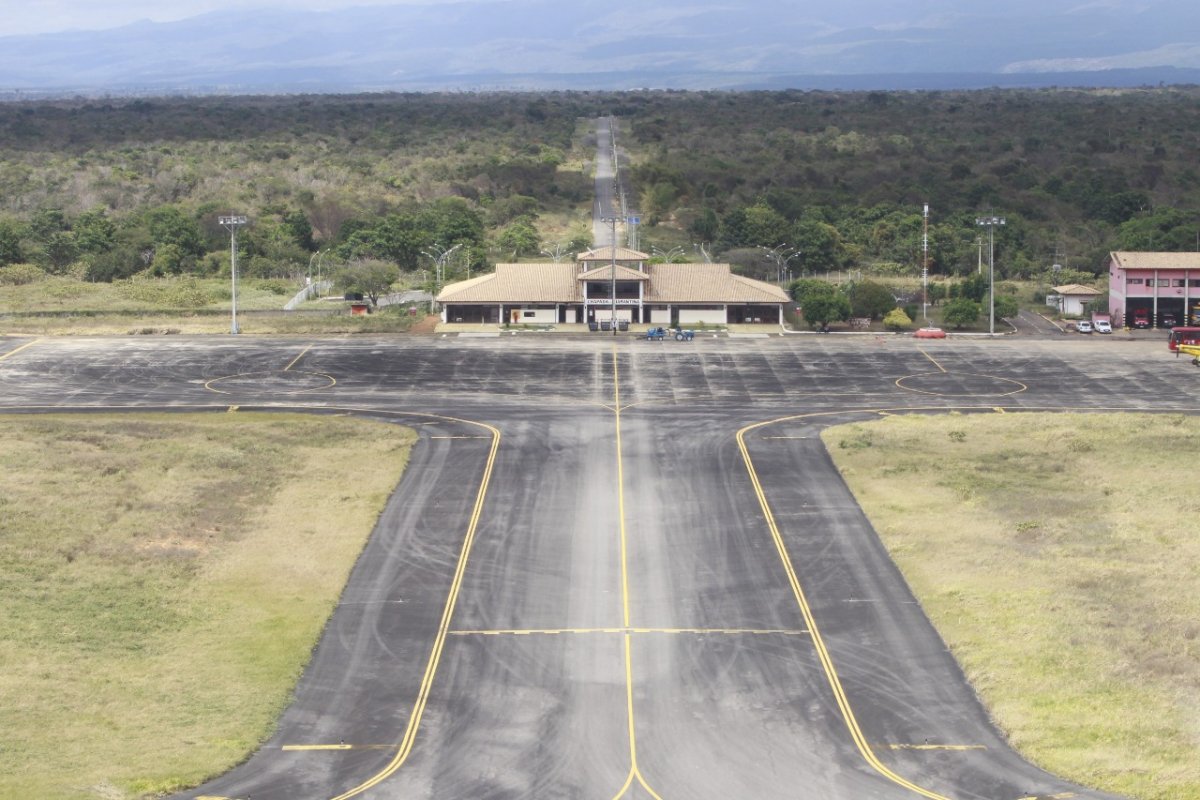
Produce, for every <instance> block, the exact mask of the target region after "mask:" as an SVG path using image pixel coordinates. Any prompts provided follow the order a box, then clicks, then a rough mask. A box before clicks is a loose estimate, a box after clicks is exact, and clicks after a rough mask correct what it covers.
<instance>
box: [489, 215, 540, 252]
mask: <svg viewBox="0 0 1200 800" xmlns="http://www.w3.org/2000/svg"><path fill="white" fill-rule="evenodd" d="M539 242H540V237H539V236H538V232H537V228H535V227H534V226H533V223H532V222H531V221H529V220H528V219H519V220H517V221H516V222H513V223H511V224H510V225H508V226H507V227H505V229H504V230H502V231H500V235H499V236H497V237H496V245H497V246H498V247H499V248H500V249H501V250H503V251H504V252H506V253H512V259H513V260H514V261H515V260H516V259H517V256H520V255H524V254H526V253H536V252H537V251H538V244H539Z"/></svg>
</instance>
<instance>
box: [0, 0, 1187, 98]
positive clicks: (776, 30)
mask: <svg viewBox="0 0 1200 800" xmlns="http://www.w3.org/2000/svg"><path fill="white" fill-rule="evenodd" d="M822 6H823V7H821V8H816V7H810V6H809V4H808V3H803V2H796V0H753V1H752V2H747V3H733V2H719V1H718V2H707V1H706V0H658V2H655V3H653V4H646V3H645V2H644V0H603V2H601V0H578V1H577V2H572V3H563V2H560V1H559V0H491V1H488V0H465V1H464V2H450V3H438V4H428V5H411V4H410V5H395V6H366V7H357V8H347V9H341V10H336V11H319V12H318V11H282V10H256V9H253V8H246V9H244V10H233V11H224V12H219V13H210V14H204V15H200V16H196V17H192V18H189V19H185V20H181V21H178V22H168V23H154V22H139V23H134V24H131V25H125V26H122V27H117V28H112V29H108V30H100V31H72V32H65V33H49V34H37V35H26V36H5V37H0V94H3V95H5V96H7V97H10V98H11V97H12V96H13V95H18V96H30V95H36V94H39V93H56V92H60V93H71V92H76V93H97V92H103V93H123V92H124V93H138V92H151V93H174V92H231V93H232V92H238V93H244V92H335V91H336V92H346V91H383V90H395V91H426V90H467V91H473V90H494V89H629V88H677V89H750V88H801V89H805V88H821V89H838V88H840V89H865V88H870V89H937V88H977V87H983V86H1047V85H1060V86H1066V85H1069V86H1128V85H1147V84H1157V83H1176V84H1178V83H1200V4H1197V3H1196V2H1195V0H1098V1H1097V2H1089V0H1068V1H1067V2H1064V0H1041V1H1040V2H1039V1H1038V0H1010V1H1009V2H1008V3H1005V4H998V3H990V4H986V5H985V4H980V3H977V2H963V1H962V0H959V2H951V1H949V0H913V2H910V3H908V4H906V5H903V6H901V5H900V4H896V3H894V2H882V0H859V2H853V3H843V4H841V5H839V4H828V5H827V6H826V4H822ZM866 20H870V22H867V21H866Z"/></svg>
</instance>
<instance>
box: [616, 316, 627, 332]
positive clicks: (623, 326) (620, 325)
mask: <svg viewBox="0 0 1200 800" xmlns="http://www.w3.org/2000/svg"><path fill="white" fill-rule="evenodd" d="M617 330H619V331H627V330H629V320H627V319H619V320H617Z"/></svg>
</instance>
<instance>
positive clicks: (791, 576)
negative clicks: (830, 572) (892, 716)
mask: <svg viewBox="0 0 1200 800" xmlns="http://www.w3.org/2000/svg"><path fill="white" fill-rule="evenodd" d="M818 415H819V414H814V415H803V414H801V415H797V416H794V417H784V418H782V419H775V420H767V421H766V422H758V423H754V424H753V425H747V426H746V427H744V428H742V429H741V430H739V431H738V432H737V443H738V449H739V451H740V452H741V454H742V463H744V464H745V466H746V472H747V474H748V475H749V477H750V483H751V484H752V486H753V487H754V494H755V496H756V497H757V498H758V504H759V507H760V508H761V509H762V512H763V516H764V518H765V519H766V523H767V528H768V529H769V530H770V532H771V539H772V540H773V541H774V542H775V549H776V551H777V552H778V553H779V560H780V562H781V563H782V565H783V569H784V572H785V573H786V574H787V579H788V583H790V584H791V587H792V595H793V596H794V597H795V599H796V604H797V605H798V606H799V607H800V613H801V615H802V616H803V617H804V623H805V625H807V626H808V630H809V634H810V636H811V637H812V642H813V647H814V648H815V649H816V651H817V657H818V659H819V660H820V662H821V668H822V669H823V671H824V672H825V677H826V680H827V681H828V683H829V688H830V689H831V690H832V691H833V696H834V699H835V700H836V701H837V706H838V710H839V711H840V712H841V714H842V719H843V720H844V721H845V723H846V729H847V730H848V731H849V733H850V738H851V739H853V740H854V744H855V746H856V747H857V748H858V752H859V754H860V755H861V756H862V757H863V760H864V761H866V762H867V764H869V765H870V766H871V767H872V768H873V769H874V770H875V771H876V772H878V773H879V774H880V775H882V776H883V777H885V778H887V779H888V780H890V781H892V782H893V783H895V784H897V785H899V786H903V787H904V788H905V789H908V790H910V791H912V792H915V793H917V794H919V795H921V796H922V797H927V798H929V800H950V798H948V797H946V796H944V795H940V794H938V793H937V792H933V791H930V790H929V789H925V788H923V787H921V786H918V785H917V784H915V783H913V782H912V781H910V780H908V779H907V778H904V777H902V776H900V775H897V774H896V773H895V772H893V771H892V770H891V769H889V768H888V766H887V765H886V764H884V763H883V762H882V761H880V760H879V757H878V756H876V755H875V752H874V750H872V749H871V745H870V744H869V743H868V742H867V739H866V736H865V735H864V734H863V731H862V728H861V727H860V726H859V724H858V718H857V717H855V715H854V709H853V708H852V707H851V706H850V700H849V698H847V697H846V690H845V688H844V687H843V686H842V680H841V678H840V677H839V676H838V673H837V668H836V667H835V666H834V664H833V657H832V656H830V654H829V648H827V647H826V646H825V640H824V638H822V636H821V631H820V628H818V627H817V620H816V617H815V616H814V614H813V611H812V607H811V606H810V605H809V603H808V598H807V596H806V595H805V593H804V588H803V587H802V586H801V585H800V578H799V577H798V576H797V575H796V568H795V566H794V565H793V563H792V557H791V555H789V554H788V550H787V544H786V543H785V542H784V541H783V534H781V533H780V531H779V525H778V524H777V523H776V521H775V514H774V512H773V511H772V510H771V504H770V503H769V502H768V501H767V493H766V490H765V489H763V485H762V482H761V481H760V480H759V478H758V471H757V470H756V469H755V468H754V460H753V459H751V458H750V450H749V448H748V447H747V446H746V434H747V433H750V432H752V431H756V430H758V429H759V428H763V427H766V426H767V425H772V424H775V423H778V422H785V421H787V422H791V421H795V420H798V419H803V418H805V417H806V416H818Z"/></svg>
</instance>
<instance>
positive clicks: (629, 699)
mask: <svg viewBox="0 0 1200 800" xmlns="http://www.w3.org/2000/svg"><path fill="white" fill-rule="evenodd" d="M612 369H613V405H612V411H613V415H614V416H615V417H616V440H617V518H618V525H617V527H618V529H619V530H620V534H621V619H622V620H623V621H624V623H623V624H624V626H625V627H626V628H628V627H629V548H628V537H627V532H626V528H625V468H624V466H623V465H622V461H623V458H622V450H621V380H620V363H619V362H618V360H617V347H616V345H613V348H612ZM624 640H625V713H626V717H627V718H628V723H629V774H628V775H626V776H625V783H624V784H622V786H621V788H620V790H618V791H617V793H616V794H615V795H613V800H618V798H620V797H622V796H623V795H624V794H625V793H626V792H627V791H629V787H630V786H632V785H633V781H634V779H635V778H636V779H637V782H638V783H639V784H641V786H642V788H643V789H645V790H646V791H647V792H648V793H649V794H650V796H651V797H653V798H654V800H662V797H660V796H659V795H658V793H657V792H655V791H654V790H653V789H651V788H650V784H649V783H647V782H646V779H645V777H643V776H642V771H641V768H640V767H638V760H637V726H636V725H634V721H633V720H634V717H633V636H632V634H630V633H628V632H626V633H625V635H624Z"/></svg>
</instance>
